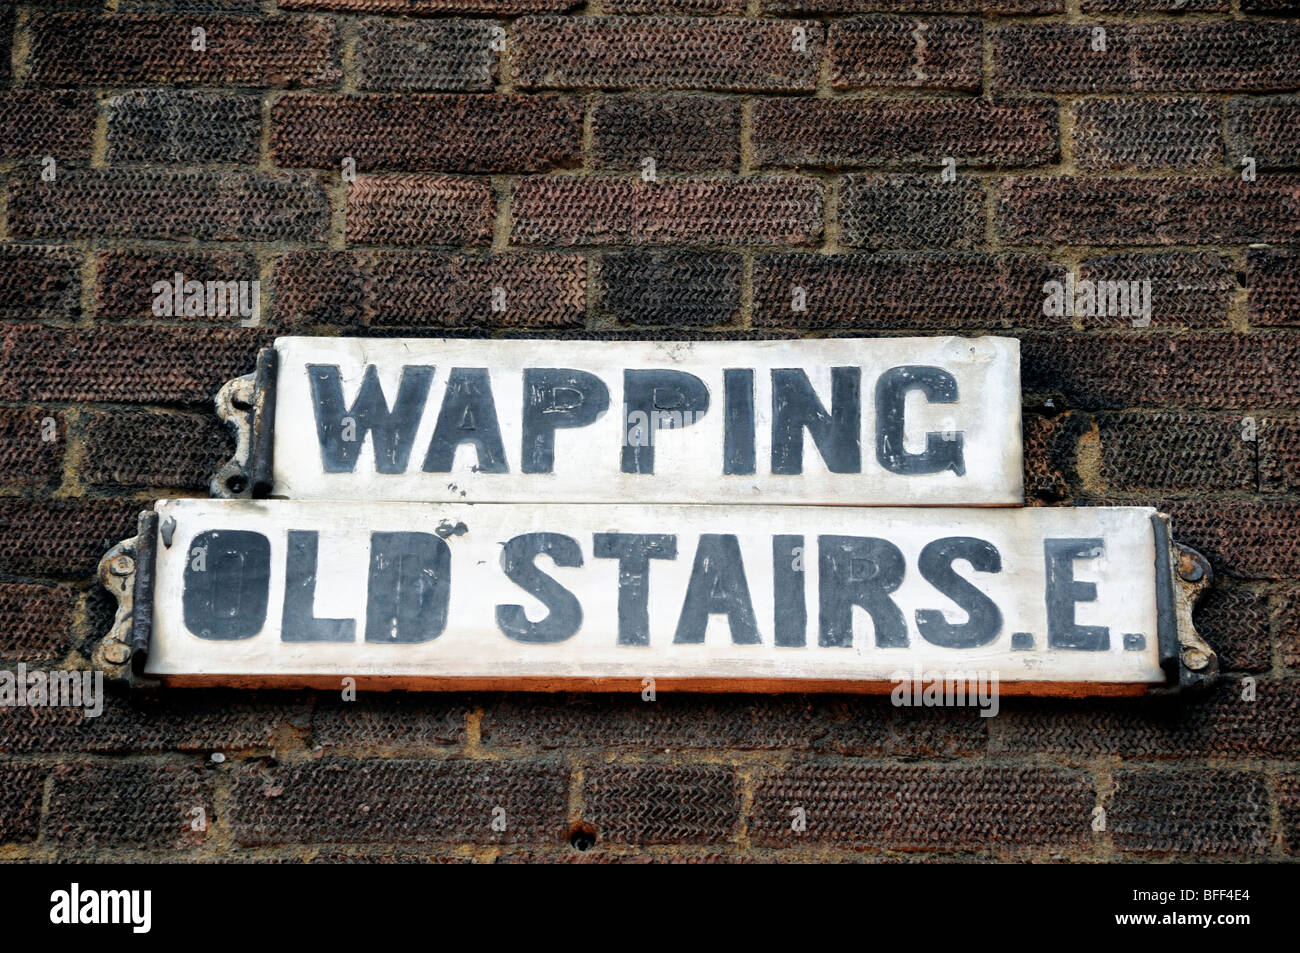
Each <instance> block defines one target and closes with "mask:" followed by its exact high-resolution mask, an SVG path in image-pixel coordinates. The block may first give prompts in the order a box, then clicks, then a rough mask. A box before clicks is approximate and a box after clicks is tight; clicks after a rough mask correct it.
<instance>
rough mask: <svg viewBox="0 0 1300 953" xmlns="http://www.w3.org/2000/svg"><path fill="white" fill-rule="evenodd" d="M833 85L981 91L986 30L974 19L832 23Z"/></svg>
mask: <svg viewBox="0 0 1300 953" xmlns="http://www.w3.org/2000/svg"><path fill="white" fill-rule="evenodd" d="M826 43H827V49H828V51H829V54H830V64H831V85H832V86H834V87H835V88H836V89H851V88H854V87H863V86H872V87H875V86H882V87H892V86H905V87H916V88H921V89H979V87H980V83H981V82H982V75H981V68H982V67H981V63H982V61H983V56H984V52H983V51H984V28H983V26H982V24H981V23H980V21H979V20H975V19H944V20H933V19H914V18H911V17H897V16H866V17H854V18H852V19H848V20H836V21H834V22H832V23H831V26H830V30H829V32H828V33H827V40H826Z"/></svg>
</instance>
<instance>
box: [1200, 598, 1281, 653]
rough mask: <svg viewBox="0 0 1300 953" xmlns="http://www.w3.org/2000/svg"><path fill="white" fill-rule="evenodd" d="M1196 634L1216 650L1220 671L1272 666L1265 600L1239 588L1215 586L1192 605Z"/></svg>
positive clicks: (1266, 601)
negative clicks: (1193, 606)
mask: <svg viewBox="0 0 1300 953" xmlns="http://www.w3.org/2000/svg"><path fill="white" fill-rule="evenodd" d="M1193 622H1194V624H1195V626H1196V631H1197V634H1199V635H1200V636H1201V638H1203V639H1205V641H1206V642H1208V643H1209V644H1210V646H1211V647H1212V648H1213V649H1214V650H1215V651H1216V652H1218V653H1219V669H1220V671H1224V672H1232V671H1236V672H1266V671H1268V669H1269V668H1271V667H1272V658H1271V656H1272V651H1271V648H1270V643H1269V609H1268V600H1267V599H1266V598H1265V597H1264V596H1262V595H1260V594H1259V593H1256V592H1252V591H1250V590H1249V589H1243V588H1239V587H1233V588H1223V586H1222V585H1216V586H1215V587H1214V588H1212V589H1211V590H1210V591H1209V592H1207V593H1206V594H1205V595H1204V596H1203V597H1202V598H1201V601H1200V603H1199V604H1198V605H1197V606H1196V610H1195V613H1194V615H1193Z"/></svg>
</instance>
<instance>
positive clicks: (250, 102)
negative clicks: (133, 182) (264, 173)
mask: <svg viewBox="0 0 1300 953" xmlns="http://www.w3.org/2000/svg"><path fill="white" fill-rule="evenodd" d="M105 113H106V115H107V117H108V119H107V122H108V126H107V130H108V131H107V137H108V161H109V162H160V163H180V164H201V163H204V162H235V163H245V164H251V163H254V162H256V161H257V153H258V148H259V146H260V143H261V138H262V104H261V101H260V100H259V99H258V97H256V96H249V95H242V94H232V93H209V92H199V91H194V90H179V89H137V90H132V91H130V92H127V93H122V94H120V95H118V96H114V97H112V98H111V99H109V100H108V102H107V103H106V104H105Z"/></svg>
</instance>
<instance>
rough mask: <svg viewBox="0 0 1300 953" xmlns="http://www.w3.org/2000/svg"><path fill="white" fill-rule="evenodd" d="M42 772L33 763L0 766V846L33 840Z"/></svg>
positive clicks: (39, 814)
mask: <svg viewBox="0 0 1300 953" xmlns="http://www.w3.org/2000/svg"><path fill="white" fill-rule="evenodd" d="M46 771H47V769H46V768H45V767H43V766H41V765H37V764H0V844H13V843H21V842H24V841H27V842H30V841H34V840H36V835H37V833H38V832H39V831H40V825H41V792H42V789H43V788H44V786H45V774H46Z"/></svg>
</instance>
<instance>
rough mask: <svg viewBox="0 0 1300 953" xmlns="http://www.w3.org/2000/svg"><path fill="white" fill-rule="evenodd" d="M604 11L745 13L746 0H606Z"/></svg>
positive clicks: (603, 6)
mask: <svg viewBox="0 0 1300 953" xmlns="http://www.w3.org/2000/svg"><path fill="white" fill-rule="evenodd" d="M601 10H602V12H604V13H693V14H697V15H708V14H719V13H744V12H745V0H604V2H603V3H602V4H601Z"/></svg>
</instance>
